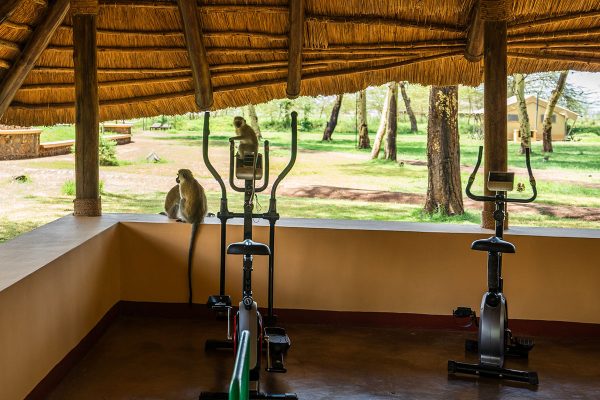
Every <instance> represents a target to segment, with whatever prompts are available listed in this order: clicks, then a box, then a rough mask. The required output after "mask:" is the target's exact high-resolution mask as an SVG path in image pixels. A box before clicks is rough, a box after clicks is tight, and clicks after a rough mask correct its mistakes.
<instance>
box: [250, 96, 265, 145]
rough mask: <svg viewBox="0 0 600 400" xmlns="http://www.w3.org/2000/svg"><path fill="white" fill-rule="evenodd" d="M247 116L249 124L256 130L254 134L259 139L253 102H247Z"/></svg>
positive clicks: (260, 135)
mask: <svg viewBox="0 0 600 400" xmlns="http://www.w3.org/2000/svg"><path fill="white" fill-rule="evenodd" d="M248 117H249V118H250V126H251V127H252V129H254V132H256V136H258V138H259V139H262V134H261V133H260V126H259V125H258V116H257V115H256V108H254V104H248Z"/></svg>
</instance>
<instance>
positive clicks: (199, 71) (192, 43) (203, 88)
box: [177, 0, 213, 111]
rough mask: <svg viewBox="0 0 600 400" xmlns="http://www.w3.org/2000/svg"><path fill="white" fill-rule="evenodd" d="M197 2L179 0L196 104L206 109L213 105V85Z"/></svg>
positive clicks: (201, 109)
mask: <svg viewBox="0 0 600 400" xmlns="http://www.w3.org/2000/svg"><path fill="white" fill-rule="evenodd" d="M197 4H198V2H197V0H177V5H178V7H179V13H180V14H181V22H182V23H183V33H184V36H185V44H186V47H187V51H188V56H189V59H190V67H191V68H192V78H193V80H194V90H195V92H196V104H197V105H198V108H199V109H200V111H206V110H208V109H210V107H212V105H213V87H212V82H211V79H210V70H209V65H208V58H207V56H206V48H205V47H204V41H203V37H202V27H201V25H200V21H199V20H198V6H197Z"/></svg>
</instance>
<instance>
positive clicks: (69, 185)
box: [60, 179, 75, 196]
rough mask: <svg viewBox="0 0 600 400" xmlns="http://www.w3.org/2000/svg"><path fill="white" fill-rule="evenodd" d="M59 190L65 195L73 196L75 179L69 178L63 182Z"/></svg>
mask: <svg viewBox="0 0 600 400" xmlns="http://www.w3.org/2000/svg"><path fill="white" fill-rule="evenodd" d="M60 191H61V192H62V194H64V195H65V196H75V181H73V180H71V179H69V180H68V181H66V182H65V183H63V185H62V188H61V189H60Z"/></svg>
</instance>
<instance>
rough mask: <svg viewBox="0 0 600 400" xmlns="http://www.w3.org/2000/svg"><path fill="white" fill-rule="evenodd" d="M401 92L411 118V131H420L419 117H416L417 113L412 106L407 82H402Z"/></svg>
mask: <svg viewBox="0 0 600 400" xmlns="http://www.w3.org/2000/svg"><path fill="white" fill-rule="evenodd" d="M400 93H402V99H403V100H404V106H405V107H406V113H407V114H408V119H409V120H410V131H411V132H418V131H419V130H418V129H417V118H416V117H415V113H414V112H413V109H412V107H411V106H410V98H409V97H408V95H407V94H406V82H400Z"/></svg>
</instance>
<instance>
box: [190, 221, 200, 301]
mask: <svg viewBox="0 0 600 400" xmlns="http://www.w3.org/2000/svg"><path fill="white" fill-rule="evenodd" d="M199 225H200V224H199V223H197V222H194V223H193V224H192V234H191V236H190V251H189V254H188V294H189V297H188V304H189V305H190V306H191V305H192V300H193V291H192V266H193V263H192V261H193V257H194V248H195V247H196V235H197V233H198V226H199Z"/></svg>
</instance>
